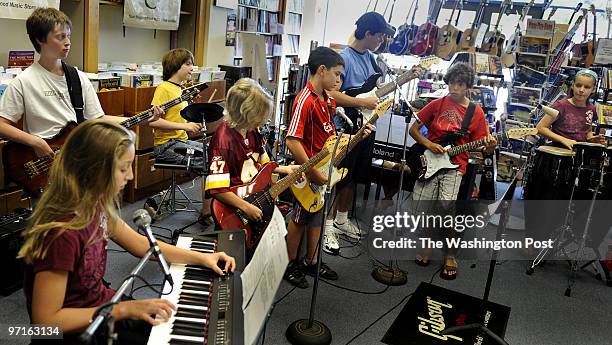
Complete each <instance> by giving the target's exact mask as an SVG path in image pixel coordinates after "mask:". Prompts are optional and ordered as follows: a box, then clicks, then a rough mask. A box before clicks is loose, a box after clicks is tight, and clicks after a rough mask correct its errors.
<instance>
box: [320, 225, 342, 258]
mask: <svg viewBox="0 0 612 345" xmlns="http://www.w3.org/2000/svg"><path fill="white" fill-rule="evenodd" d="M330 223H331V222H330ZM330 223H326V224H325V235H324V236H323V251H324V252H326V253H327V254H330V255H338V254H340V244H339V243H338V233H337V232H336V229H334V225H333V224H330Z"/></svg>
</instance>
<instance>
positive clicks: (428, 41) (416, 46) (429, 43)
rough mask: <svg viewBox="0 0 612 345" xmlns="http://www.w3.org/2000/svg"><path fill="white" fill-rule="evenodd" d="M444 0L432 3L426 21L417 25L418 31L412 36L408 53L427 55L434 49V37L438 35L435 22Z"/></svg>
mask: <svg viewBox="0 0 612 345" xmlns="http://www.w3.org/2000/svg"><path fill="white" fill-rule="evenodd" d="M444 2H445V0H442V1H440V2H438V1H436V2H435V3H434V5H433V8H432V11H431V15H430V16H429V17H428V18H427V22H426V23H425V24H422V25H421V26H419V31H418V32H417V34H416V37H415V38H414V42H413V44H412V48H411V49H410V53H411V54H412V55H416V56H427V55H431V54H432V53H433V51H434V46H435V44H436V37H437V36H438V27H437V26H436V22H437V21H438V16H439V15H440V9H441V8H442V6H443V5H444Z"/></svg>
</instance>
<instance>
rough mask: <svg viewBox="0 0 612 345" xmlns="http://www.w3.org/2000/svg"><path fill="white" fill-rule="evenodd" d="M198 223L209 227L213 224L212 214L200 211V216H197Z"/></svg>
mask: <svg viewBox="0 0 612 345" xmlns="http://www.w3.org/2000/svg"><path fill="white" fill-rule="evenodd" d="M198 223H200V225H202V226H204V227H209V226H211V225H213V224H215V221H214V220H213V218H212V214H202V213H200V217H199V218H198Z"/></svg>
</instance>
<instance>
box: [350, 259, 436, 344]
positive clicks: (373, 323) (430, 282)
mask: <svg viewBox="0 0 612 345" xmlns="http://www.w3.org/2000/svg"><path fill="white" fill-rule="evenodd" d="M441 270H442V267H440V268H438V269H437V270H436V271H435V272H434V273H433V274H432V275H431V278H430V279H429V284H432V283H433V281H434V279H435V277H436V275H437V274H438V273H439V272H440V271H441ZM417 287H418V286H417ZM415 292H416V288H415V289H414V291H412V292H411V293H409V294H408V295H406V296H404V298H402V299H401V300H400V301H399V302H398V303H397V304H396V305H394V306H393V307H391V308H390V309H389V310H387V311H386V312H385V313H383V314H382V315H381V316H379V317H378V318H377V319H376V320H374V321H372V323H370V324H369V325H367V326H366V328H364V329H363V330H362V331H361V332H359V333H357V334H356V335H355V336H353V337H352V338H351V339H350V340H349V341H347V342H346V344H345V345H349V344H351V343H352V342H353V341H355V339H357V338H359V337H360V336H362V335H363V334H364V333H365V332H367V331H368V329H370V328H371V327H372V326H374V325H375V324H377V323H378V322H379V321H380V320H382V319H383V318H384V317H385V316H387V315H388V314H390V313H391V312H392V311H393V310H395V309H396V308H397V307H399V306H400V305H402V303H404V301H406V300H407V299H408V298H409V297H410V296H412V295H414V293H415Z"/></svg>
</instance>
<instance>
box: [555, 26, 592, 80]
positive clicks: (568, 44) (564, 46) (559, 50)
mask: <svg viewBox="0 0 612 345" xmlns="http://www.w3.org/2000/svg"><path fill="white" fill-rule="evenodd" d="M582 18H583V16H580V17H578V19H576V23H574V26H573V27H572V28H571V29H570V31H568V32H567V34H565V36H564V37H563V39H562V40H561V41H560V42H559V44H557V46H556V47H555V49H554V50H553V52H552V54H551V55H550V58H551V60H550V61H551V62H550V64H549V66H548V68H547V69H546V73H548V74H549V75H550V76H551V77H550V78H549V79H550V80H549V82H550V83H554V81H555V80H556V75H557V74H558V72H559V68H560V67H561V64H562V63H563V61H565V58H566V57H567V54H568V53H569V51H570V50H571V48H572V46H573V44H574V43H573V42H572V38H573V37H574V35H575V34H576V31H577V30H578V27H579V26H580V24H581V23H582Z"/></svg>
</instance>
